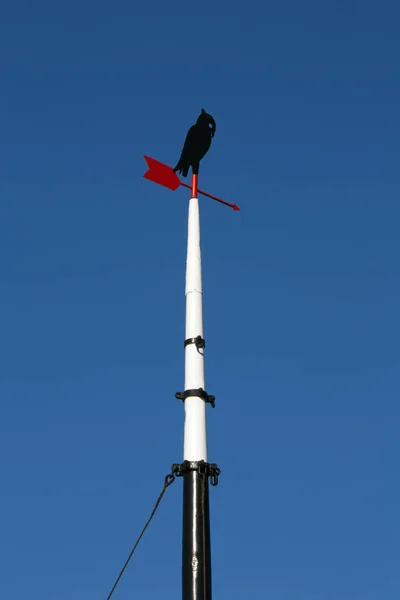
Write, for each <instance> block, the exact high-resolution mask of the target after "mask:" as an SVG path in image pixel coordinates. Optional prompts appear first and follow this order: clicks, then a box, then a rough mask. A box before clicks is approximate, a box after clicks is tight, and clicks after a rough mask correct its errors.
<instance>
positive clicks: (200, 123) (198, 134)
mask: <svg viewBox="0 0 400 600" xmlns="http://www.w3.org/2000/svg"><path fill="white" fill-rule="evenodd" d="M216 127H217V126H216V124H215V121H214V119H213V117H212V116H211V115H209V114H208V113H206V111H205V110H204V108H202V109H201V114H200V116H199V118H198V119H197V122H196V125H192V127H191V128H190V129H189V131H188V133H187V136H186V140H185V144H184V146H183V150H182V154H181V157H180V159H179V162H178V164H177V165H176V167H175V169H174V171H175V172H176V171H178V172H179V173H180V174H181V175H182V176H183V177H186V176H187V174H188V172H189V167H192V172H193V174H194V175H197V174H198V172H199V166H200V161H201V159H202V158H203V157H204V155H205V154H206V153H207V152H208V150H209V149H210V146H211V140H212V138H213V137H214V134H215V130H216Z"/></svg>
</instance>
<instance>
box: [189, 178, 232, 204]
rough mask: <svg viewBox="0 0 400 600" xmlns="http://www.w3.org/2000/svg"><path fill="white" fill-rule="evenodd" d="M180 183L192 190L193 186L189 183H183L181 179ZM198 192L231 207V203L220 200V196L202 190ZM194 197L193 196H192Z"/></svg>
mask: <svg viewBox="0 0 400 600" xmlns="http://www.w3.org/2000/svg"><path fill="white" fill-rule="evenodd" d="M181 185H183V187H185V188H188V189H189V190H192V191H193V187H192V186H191V185H188V184H187V183H183V181H181ZM197 193H198V194H202V195H203V196H207V198H211V199H212V200H216V201H217V202H220V203H221V204H225V206H230V207H231V208H233V204H230V203H229V202H226V201H225V200H222V199H221V198H217V196H212V195H211V194H208V193H207V192H203V191H202V190H199V189H198V190H197ZM192 197H194V196H192Z"/></svg>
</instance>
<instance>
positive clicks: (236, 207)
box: [232, 204, 240, 210]
mask: <svg viewBox="0 0 400 600" xmlns="http://www.w3.org/2000/svg"><path fill="white" fill-rule="evenodd" d="M232 208H233V210H240V208H239V207H238V205H237V204H232Z"/></svg>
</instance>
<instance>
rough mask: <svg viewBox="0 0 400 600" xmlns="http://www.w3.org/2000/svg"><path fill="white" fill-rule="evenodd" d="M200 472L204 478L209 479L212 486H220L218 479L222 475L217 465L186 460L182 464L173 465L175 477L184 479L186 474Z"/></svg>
mask: <svg viewBox="0 0 400 600" xmlns="http://www.w3.org/2000/svg"><path fill="white" fill-rule="evenodd" d="M190 471H198V472H199V474H200V475H202V476H203V477H207V478H208V477H209V478H210V483H211V485H212V486H216V485H218V477H219V476H220V475H221V469H220V468H219V467H218V465H217V464H216V463H207V462H205V461H204V460H199V461H193V462H192V461H189V460H185V461H183V463H182V464H180V465H179V464H174V465H172V473H173V474H174V475H175V477H183V476H184V475H185V473H189V472H190Z"/></svg>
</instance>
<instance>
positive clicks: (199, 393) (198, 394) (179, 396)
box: [175, 388, 215, 408]
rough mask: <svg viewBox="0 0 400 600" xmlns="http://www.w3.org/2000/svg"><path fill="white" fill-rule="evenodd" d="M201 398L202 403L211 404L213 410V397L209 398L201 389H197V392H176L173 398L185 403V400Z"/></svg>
mask: <svg viewBox="0 0 400 600" xmlns="http://www.w3.org/2000/svg"><path fill="white" fill-rule="evenodd" d="M193 397H195V398H201V399H202V400H204V402H206V403H208V404H211V406H212V407H213V408H215V396H211V395H210V394H207V392H206V391H205V390H203V388H198V389H197V390H185V391H184V392H176V394H175V398H177V399H178V400H182V401H183V402H185V400H186V398H193Z"/></svg>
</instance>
